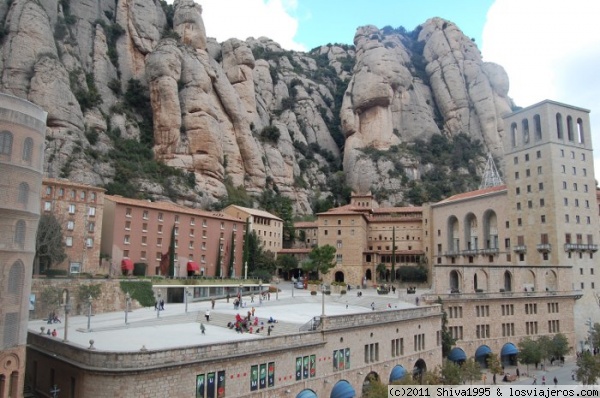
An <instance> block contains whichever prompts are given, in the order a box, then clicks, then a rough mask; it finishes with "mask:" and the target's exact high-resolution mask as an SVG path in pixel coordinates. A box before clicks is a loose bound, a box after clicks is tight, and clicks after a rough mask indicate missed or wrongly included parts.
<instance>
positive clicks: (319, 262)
mask: <svg viewBox="0 0 600 398" xmlns="http://www.w3.org/2000/svg"><path fill="white" fill-rule="evenodd" d="M334 260H335V247H333V246H331V245H324V246H317V247H315V248H313V249H312V251H311V252H310V253H309V254H308V261H306V262H305V263H304V269H305V270H306V271H307V272H309V273H315V272H319V273H321V274H327V273H328V272H329V270H330V269H331V268H333V267H335V261H334Z"/></svg>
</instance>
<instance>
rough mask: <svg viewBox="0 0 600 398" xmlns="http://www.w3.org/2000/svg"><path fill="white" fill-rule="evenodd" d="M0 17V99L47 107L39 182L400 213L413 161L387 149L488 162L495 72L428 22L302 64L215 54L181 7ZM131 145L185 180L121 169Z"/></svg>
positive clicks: (246, 45) (267, 46)
mask: <svg viewBox="0 0 600 398" xmlns="http://www.w3.org/2000/svg"><path fill="white" fill-rule="evenodd" d="M163 7H164V8H163ZM0 19H1V20H2V21H4V22H3V23H4V29H3V32H4V34H3V36H2V54H1V57H0V72H1V75H0V76H1V81H0V85H1V90H2V91H4V92H8V93H11V94H14V95H17V96H20V97H23V98H26V99H28V100H30V101H32V102H34V103H36V104H38V105H40V106H42V107H44V109H46V110H47V111H48V134H47V136H48V139H47V143H46V144H47V149H46V161H47V165H46V167H45V170H46V172H47V173H48V174H49V175H50V176H53V177H60V176H63V177H68V178H69V179H71V180H74V181H78V182H82V183H88V184H94V185H104V186H108V187H109V189H111V190H114V189H116V190H117V191H118V189H117V188H116V187H119V186H122V184H124V182H123V181H126V180H127V179H129V182H131V181H133V180H135V182H136V185H135V189H136V190H137V191H140V192H142V193H143V194H144V196H149V197H155V198H161V197H163V198H164V197H167V196H168V197H170V198H171V199H176V200H178V201H180V202H182V203H187V204H194V205H200V206H206V205H209V204H210V203H212V202H214V201H215V200H216V199H217V198H220V197H223V196H225V195H227V190H228V189H230V190H231V188H232V187H233V188H236V187H242V188H243V189H244V190H245V191H247V192H248V193H250V194H260V193H261V192H262V191H263V190H265V189H274V190H275V191H276V192H278V193H279V194H280V195H283V196H286V197H289V198H291V199H292V200H293V201H294V204H295V210H296V212H298V213H301V214H302V213H310V212H312V210H313V209H312V203H313V201H314V200H315V199H318V198H323V197H326V196H327V195H330V194H332V193H333V194H335V195H337V194H339V193H340V188H339V187H340V185H342V186H343V185H344V184H347V185H348V186H349V187H350V188H351V189H352V190H354V191H359V192H366V191H369V190H371V191H374V192H377V191H380V190H385V191H387V192H389V193H390V194H389V195H387V196H386V198H387V199H385V200H384V202H386V201H387V202H388V203H390V204H395V203H399V202H406V198H405V197H404V192H405V188H406V183H407V180H408V181H410V180H418V179H419V178H420V176H421V173H422V172H423V170H425V169H427V165H421V164H418V162H416V161H415V158H414V157H412V156H411V155H410V154H409V153H407V152H398V151H395V152H393V153H392V152H388V151H389V150H390V149H391V148H393V147H398V146H399V145H410V144H411V143H412V142H414V140H415V139H417V138H420V139H423V138H425V139H426V138H428V137H431V136H434V135H435V134H443V135H445V136H447V137H452V136H455V135H457V134H459V133H464V134H466V135H467V136H469V137H471V139H473V140H480V141H481V142H482V143H483V145H484V147H485V148H486V149H487V150H489V151H491V152H492V153H493V154H494V155H501V152H502V146H501V137H502V134H503V130H502V121H501V115H503V114H504V113H507V112H509V111H510V105H511V103H510V100H509V98H508V97H507V92H508V78H507V76H506V73H505V72H504V70H503V69H502V67H500V66H498V65H494V64H489V63H484V62H483V61H482V60H481V55H480V53H479V50H478V49H477V47H476V45H475V44H474V43H473V42H472V41H471V40H469V39H468V38H467V37H465V36H464V35H463V34H462V32H461V31H460V30H459V29H458V28H457V27H456V26H455V25H453V24H452V23H450V22H448V21H445V20H442V19H439V18H433V19H431V20H428V21H427V22H425V23H424V24H423V25H421V26H420V27H419V29H417V30H416V31H414V32H411V33H407V32H404V31H402V30H401V29H396V30H393V29H383V30H379V29H377V28H375V27H373V26H365V27H360V28H358V30H357V32H356V36H355V40H354V42H355V46H342V45H327V46H322V47H319V48H317V49H314V50H312V51H311V52H310V53H299V52H292V51H285V50H283V49H282V48H281V47H280V46H279V45H278V44H277V43H275V42H273V41H272V40H270V39H268V38H263V37H261V38H258V39H254V38H250V39H248V40H247V41H241V40H237V39H230V40H228V41H226V42H224V43H217V42H216V41H214V40H213V39H210V38H208V37H207V33H208V35H210V32H206V31H205V28H204V24H203V21H202V9H201V6H200V5H198V4H196V3H194V2H193V1H192V0H179V1H175V3H174V4H173V6H172V7H169V6H165V5H164V4H163V5H162V6H161V4H160V2H159V1H158V0H118V1H117V2H116V3H115V1H113V0H81V1H69V0H60V1H58V0H41V1H40V0H13V1H12V2H10V3H7V2H3V3H2V4H1V5H0ZM136 143H137V144H136ZM136 145H139V147H140V152H143V149H144V148H145V149H147V148H148V147H151V148H152V150H153V152H154V156H155V158H156V159H158V160H160V161H161V162H163V163H164V164H166V165H169V166H172V167H175V168H177V169H181V170H184V171H185V172H186V173H188V174H186V175H187V181H188V183H189V182H190V180H191V182H192V183H189V184H188V185H187V186H185V187H184V186H181V184H178V183H177V180H176V179H173V178H175V177H176V175H175V177H169V178H167V179H166V180H165V179H163V180H160V181H161V182H160V183H159V182H157V179H156V178H154V179H153V178H149V177H148V176H147V175H146V174H144V172H142V171H140V172H138V170H137V169H136V170H135V171H131V170H129V171H128V168H129V169H131V168H132V167H136V166H135V165H134V164H133V163H132V162H131V159H121V158H123V156H122V155H119V153H121V152H119V150H121V151H122V148H123V147H127V148H129V151H130V152H129V154H131V151H132V149H131V148H132V147H133V148H134V149H133V151H134V152H135V146H136ZM369 148H370V149H376V150H378V151H381V153H383V154H384V156H381V157H377V158H373V157H369V156H366V155H365V153H366V149H369ZM125 153H127V152H125ZM115 159H120V160H119V161H118V162H117V161H115ZM125 161H129V163H126V162H125ZM474 161H476V159H474ZM123 162H125V163H123ZM398 164H401V165H402V169H403V173H400V174H401V175H400V174H398V173H390V170H393V169H394V167H396V166H395V165H398ZM123 165H125V166H123ZM142 169H143V168H142ZM128 174H131V175H128ZM124 175H125V176H124ZM111 184H112V185H111ZM118 184H121V185H118ZM174 186H175V188H174ZM173 190H175V193H174V191H173ZM130 193H131V192H130Z"/></svg>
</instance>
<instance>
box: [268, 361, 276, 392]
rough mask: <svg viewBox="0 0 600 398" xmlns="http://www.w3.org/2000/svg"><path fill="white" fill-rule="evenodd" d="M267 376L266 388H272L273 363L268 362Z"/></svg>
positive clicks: (273, 380)
mask: <svg viewBox="0 0 600 398" xmlns="http://www.w3.org/2000/svg"><path fill="white" fill-rule="evenodd" d="M268 371H269V374H268V379H267V385H268V387H273V386H274V385H275V362H269V369H268Z"/></svg>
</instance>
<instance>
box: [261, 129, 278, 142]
mask: <svg viewBox="0 0 600 398" xmlns="http://www.w3.org/2000/svg"><path fill="white" fill-rule="evenodd" d="M260 136H261V137H262V138H263V139H264V140H266V141H269V142H272V143H274V144H276V143H277V141H279V137H280V136H281V133H280V132H279V129H278V128H277V126H266V127H265V128H263V129H262V131H261V132H260Z"/></svg>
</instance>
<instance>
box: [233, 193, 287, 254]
mask: <svg viewBox="0 0 600 398" xmlns="http://www.w3.org/2000/svg"><path fill="white" fill-rule="evenodd" d="M223 213H225V214H228V215H229V216H231V217H234V218H236V219H238V220H240V221H241V222H242V223H243V225H244V228H245V225H246V221H248V224H249V226H250V232H252V231H256V235H258V237H259V238H260V241H261V242H262V245H263V248H264V249H265V250H267V251H270V252H272V253H274V254H275V255H277V253H278V252H279V251H280V250H281V249H282V247H283V220H282V219H281V218H279V217H277V216H275V215H273V214H271V213H269V212H267V211H264V210H259V209H251V208H249V207H242V206H237V205H230V206H227V207H226V208H224V209H223Z"/></svg>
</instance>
